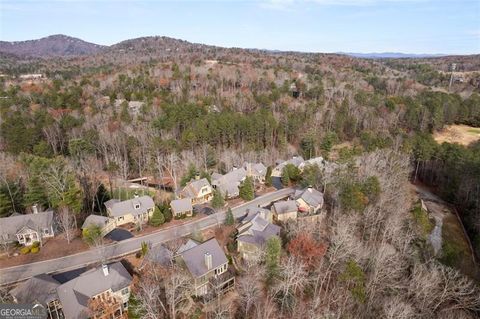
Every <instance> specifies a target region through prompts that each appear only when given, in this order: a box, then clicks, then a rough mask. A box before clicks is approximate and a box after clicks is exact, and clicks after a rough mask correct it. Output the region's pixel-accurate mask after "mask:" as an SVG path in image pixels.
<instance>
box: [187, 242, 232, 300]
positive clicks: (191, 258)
mask: <svg viewBox="0 0 480 319" xmlns="http://www.w3.org/2000/svg"><path fill="white" fill-rule="evenodd" d="M194 243H195V242H194ZM179 256H180V258H181V260H183V262H184V263H185V266H186V268H187V269H188V271H189V272H190V274H191V276H192V278H193V284H194V287H195V295H196V296H199V297H200V296H205V295H207V294H214V293H224V292H226V291H228V290H230V289H233V287H234V285H235V277H234V276H231V275H230V274H229V273H228V272H227V270H228V260H227V257H226V256H225V253H224V252H223V250H222V248H221V247H220V245H219V244H218V242H217V240H216V239H215V238H212V239H210V240H207V241H205V242H203V243H201V244H198V243H196V244H195V245H193V247H192V248H190V249H187V250H185V251H183V252H181V253H180V254H179Z"/></svg>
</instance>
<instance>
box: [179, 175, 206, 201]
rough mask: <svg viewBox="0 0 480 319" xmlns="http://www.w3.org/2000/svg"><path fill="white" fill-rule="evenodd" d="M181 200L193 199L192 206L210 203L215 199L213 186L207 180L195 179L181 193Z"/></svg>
mask: <svg viewBox="0 0 480 319" xmlns="http://www.w3.org/2000/svg"><path fill="white" fill-rule="evenodd" d="M179 197H180V198H191V201H192V205H197V204H203V203H206V202H209V201H210V200H211V199H212V197H213V190H212V186H211V185H210V183H209V182H208V180H207V179H206V178H202V179H194V180H192V181H190V182H189V183H187V185H185V187H184V188H183V189H182V190H181V191H180V193H179Z"/></svg>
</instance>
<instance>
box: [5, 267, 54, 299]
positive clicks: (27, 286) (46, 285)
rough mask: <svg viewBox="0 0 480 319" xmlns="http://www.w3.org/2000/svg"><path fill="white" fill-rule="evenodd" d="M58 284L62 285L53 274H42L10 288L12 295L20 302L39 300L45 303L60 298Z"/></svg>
mask: <svg viewBox="0 0 480 319" xmlns="http://www.w3.org/2000/svg"><path fill="white" fill-rule="evenodd" d="M58 286H60V283H59V282H58V281H57V280H55V279H53V277H52V276H50V275H47V274H41V275H37V276H34V277H32V278H30V279H28V280H27V281H25V282H23V283H21V284H19V285H18V286H16V287H15V288H13V289H12V290H10V295H12V296H13V297H15V299H16V300H17V302H18V303H35V302H39V303H41V304H42V305H45V304H47V303H49V302H50V301H53V300H56V299H58V296H57V287H58Z"/></svg>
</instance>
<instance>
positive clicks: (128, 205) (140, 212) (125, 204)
mask: <svg viewBox="0 0 480 319" xmlns="http://www.w3.org/2000/svg"><path fill="white" fill-rule="evenodd" d="M105 207H106V208H107V214H108V216H109V217H111V218H113V219H114V220H115V225H116V226H120V225H124V224H128V223H135V224H143V223H146V222H147V221H148V219H149V218H150V217H152V215H153V210H154V209H155V203H154V202H153V199H152V198H151V197H150V196H147V195H145V196H140V197H138V196H135V198H132V199H128V200H124V201H120V200H118V199H110V200H109V201H106V202H105Z"/></svg>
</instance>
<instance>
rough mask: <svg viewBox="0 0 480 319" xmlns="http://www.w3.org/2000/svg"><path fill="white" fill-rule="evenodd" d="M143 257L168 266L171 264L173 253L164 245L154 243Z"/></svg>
mask: <svg viewBox="0 0 480 319" xmlns="http://www.w3.org/2000/svg"><path fill="white" fill-rule="evenodd" d="M145 258H146V259H147V260H149V261H151V262H154V263H158V264H160V265H162V266H165V267H168V266H170V265H171V264H172V260H173V253H172V252H171V251H170V250H169V249H168V248H167V247H165V246H164V245H162V244H160V245H156V246H153V247H152V248H150V249H149V250H148V253H147V256H145Z"/></svg>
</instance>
